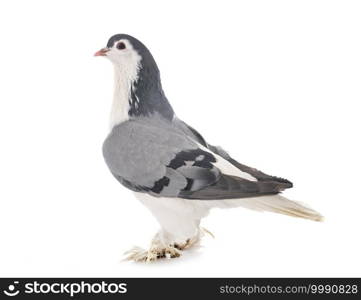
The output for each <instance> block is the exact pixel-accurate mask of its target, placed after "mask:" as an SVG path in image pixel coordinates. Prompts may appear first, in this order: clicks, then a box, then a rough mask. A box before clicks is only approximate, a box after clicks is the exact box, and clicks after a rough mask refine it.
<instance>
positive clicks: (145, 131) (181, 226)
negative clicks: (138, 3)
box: [95, 34, 323, 262]
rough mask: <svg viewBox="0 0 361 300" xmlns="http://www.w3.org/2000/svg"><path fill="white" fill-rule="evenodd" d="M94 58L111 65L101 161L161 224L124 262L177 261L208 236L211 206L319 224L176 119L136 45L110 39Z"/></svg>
mask: <svg viewBox="0 0 361 300" xmlns="http://www.w3.org/2000/svg"><path fill="white" fill-rule="evenodd" d="M95 56H102V57H105V58H107V59H109V60H110V61H111V62H112V64H113V67H114V94H113V102H112V106H111V113H110V132H109V134H108V136H107V137H106V139H105V141H104V144H103V149H102V150H103V156H104V159H105V162H106V164H107V166H108V168H109V170H110V172H111V173H112V175H113V176H114V177H115V179H116V180H117V181H119V183H121V184H122V185H123V186H125V187H126V188H128V189H130V190H131V191H133V192H134V194H135V197H136V198H138V199H139V200H140V201H141V203H142V204H144V206H145V207H147V208H148V209H149V210H150V211H151V213H152V214H153V216H154V217H155V218H156V220H157V221H158V223H159V224H160V230H159V231H158V233H157V234H156V235H155V236H154V238H153V239H152V241H151V244H150V247H149V248H148V249H145V250H144V249H142V248H140V247H134V248H132V249H131V250H130V251H128V252H126V254H127V259H130V260H134V261H144V262H150V261H155V260H158V259H160V258H175V257H179V256H181V255H182V253H183V252H184V251H185V250H186V249H189V248H191V247H192V246H194V245H199V241H200V240H201V238H202V237H203V236H204V234H205V233H207V232H208V233H210V232H209V231H208V230H206V229H205V228H203V227H201V224H200V223H201V220H202V218H204V217H206V216H207V215H208V214H209V211H210V210H211V209H212V208H234V207H244V208H248V209H252V210H256V211H268V212H273V213H279V214H284V215H288V216H293V217H300V218H305V219H310V220H313V221H321V220H322V219H323V217H322V216H321V215H320V214H319V213H318V212H316V211H315V210H313V209H311V208H309V207H307V206H306V205H304V204H301V203H299V202H296V201H292V200H289V199H287V198H285V197H284V196H282V195H281V192H282V191H284V190H285V189H288V188H291V187H292V186H293V184H292V182H290V181H289V180H287V179H283V178H280V177H275V176H271V175H267V174H266V173H263V172H261V171H259V170H257V169H255V168H251V167H248V166H246V165H244V164H241V163H239V162H238V161H237V160H235V159H234V158H233V157H231V156H230V155H229V154H228V153H227V152H226V151H225V150H223V149H222V148H221V147H218V146H212V145H211V144H209V143H208V142H207V141H206V140H205V139H204V138H203V136H202V135H201V134H200V133H199V132H198V131H197V130H195V129H194V128H193V127H191V126H190V125H188V124H186V123H185V122H183V121H182V120H181V119H180V118H178V117H177V115H176V114H175V112H174V110H173V108H172V106H171V105H170V103H169V101H168V99H167V97H166V95H165V93H164V91H163V88H162V84H161V80H160V73H159V69H158V67H157V64H156V62H155V60H154V58H153V56H152V54H151V53H150V51H149V50H148V48H147V47H146V46H145V45H144V44H143V43H142V42H140V41H139V40H138V39H136V38H134V37H132V36H130V35H127V34H116V35H114V36H112V37H111V38H110V39H109V40H108V43H107V45H106V47H105V48H102V49H101V50H99V51H97V52H96V53H95ZM225 126H226V125H225ZM210 234H211V233H210Z"/></svg>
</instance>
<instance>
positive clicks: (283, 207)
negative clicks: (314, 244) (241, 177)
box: [209, 194, 323, 222]
mask: <svg viewBox="0 0 361 300" xmlns="http://www.w3.org/2000/svg"><path fill="white" fill-rule="evenodd" d="M212 202H213V203H212ZM209 204H210V205H211V206H212V207H219V208H231V207H244V208H248V209H252V210H257V211H268V212H273V213H278V214H283V215H287V216H291V217H297V218H303V219H309V220H312V221H318V222H321V221H323V216H322V215H321V214H320V213H318V212H317V211H315V210H313V209H312V208H309V207H307V205H305V204H303V203H300V202H296V201H293V200H289V199H287V198H285V197H283V196H281V195H279V194H277V195H271V196H260V197H252V198H241V199H229V200H216V201H209Z"/></svg>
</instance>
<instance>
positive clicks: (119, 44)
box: [117, 42, 125, 50]
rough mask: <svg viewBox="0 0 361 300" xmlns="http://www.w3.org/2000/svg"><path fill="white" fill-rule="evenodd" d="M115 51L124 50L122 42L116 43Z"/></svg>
mask: <svg viewBox="0 0 361 300" xmlns="http://www.w3.org/2000/svg"><path fill="white" fill-rule="evenodd" d="M117 49H119V50H123V49H125V44H124V43H123V42H120V43H118V44H117Z"/></svg>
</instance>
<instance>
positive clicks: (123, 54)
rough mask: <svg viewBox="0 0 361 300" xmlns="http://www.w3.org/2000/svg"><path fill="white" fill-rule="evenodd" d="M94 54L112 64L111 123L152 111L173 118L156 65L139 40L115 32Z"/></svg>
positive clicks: (147, 114)
mask: <svg viewBox="0 0 361 300" xmlns="http://www.w3.org/2000/svg"><path fill="white" fill-rule="evenodd" d="M95 56H104V57H106V58H108V59H109V60H110V61H111V62H112V64H113V66H114V75H115V76H114V77H115V91H114V102H113V108H114V107H116V106H117V107H118V110H117V112H116V114H118V117H116V118H115V119H116V120H113V121H111V122H112V123H113V124H112V125H113V126H114V125H116V124H119V123H120V122H121V121H124V120H127V119H129V118H131V117H136V116H151V115H154V114H155V113H157V114H160V115H161V116H162V117H164V118H166V119H172V118H173V116H174V112H173V110H172V108H171V106H170V104H169V102H168V100H167V98H166V97H165V95H164V92H163V89H162V84H161V81H160V74H159V69H158V66H157V64H156V62H155V60H154V58H153V56H152V54H151V53H150V51H149V50H148V48H147V47H146V46H145V45H144V44H143V43H142V42H140V41H139V40H137V39H136V38H134V37H132V36H130V35H127V34H116V35H113V36H112V37H111V38H110V39H109V40H108V43H107V46H106V47H105V48H102V49H101V50H99V51H97V52H96V53H95ZM120 104H121V105H122V107H121V109H120V108H119V106H120ZM120 110H121V112H120ZM112 114H113V110H112ZM120 115H122V117H121V118H120ZM113 117H114V116H113ZM117 119H120V121H119V120H117Z"/></svg>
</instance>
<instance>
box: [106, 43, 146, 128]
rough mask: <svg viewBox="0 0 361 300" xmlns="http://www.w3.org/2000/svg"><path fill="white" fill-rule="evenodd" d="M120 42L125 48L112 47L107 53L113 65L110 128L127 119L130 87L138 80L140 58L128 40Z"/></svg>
mask: <svg viewBox="0 0 361 300" xmlns="http://www.w3.org/2000/svg"><path fill="white" fill-rule="evenodd" d="M121 42H123V43H125V44H126V49H124V50H118V49H116V47H113V48H112V49H111V50H110V51H109V52H108V53H107V57H108V58H109V59H110V60H111V61H112V62H113V65H114V94H113V103H112V107H111V112H110V124H109V125H110V130H112V128H113V127H114V126H116V125H118V124H120V123H122V122H124V121H127V120H128V119H129V115H128V113H129V109H130V104H129V102H130V101H131V99H130V97H131V89H132V87H133V86H134V83H135V82H136V81H137V80H138V71H139V69H140V61H141V59H142V58H141V56H140V55H139V54H138V52H137V51H136V50H134V49H133V47H132V45H131V44H130V43H129V42H128V40H121ZM117 43H118V42H117ZM117 43H116V44H117Z"/></svg>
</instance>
